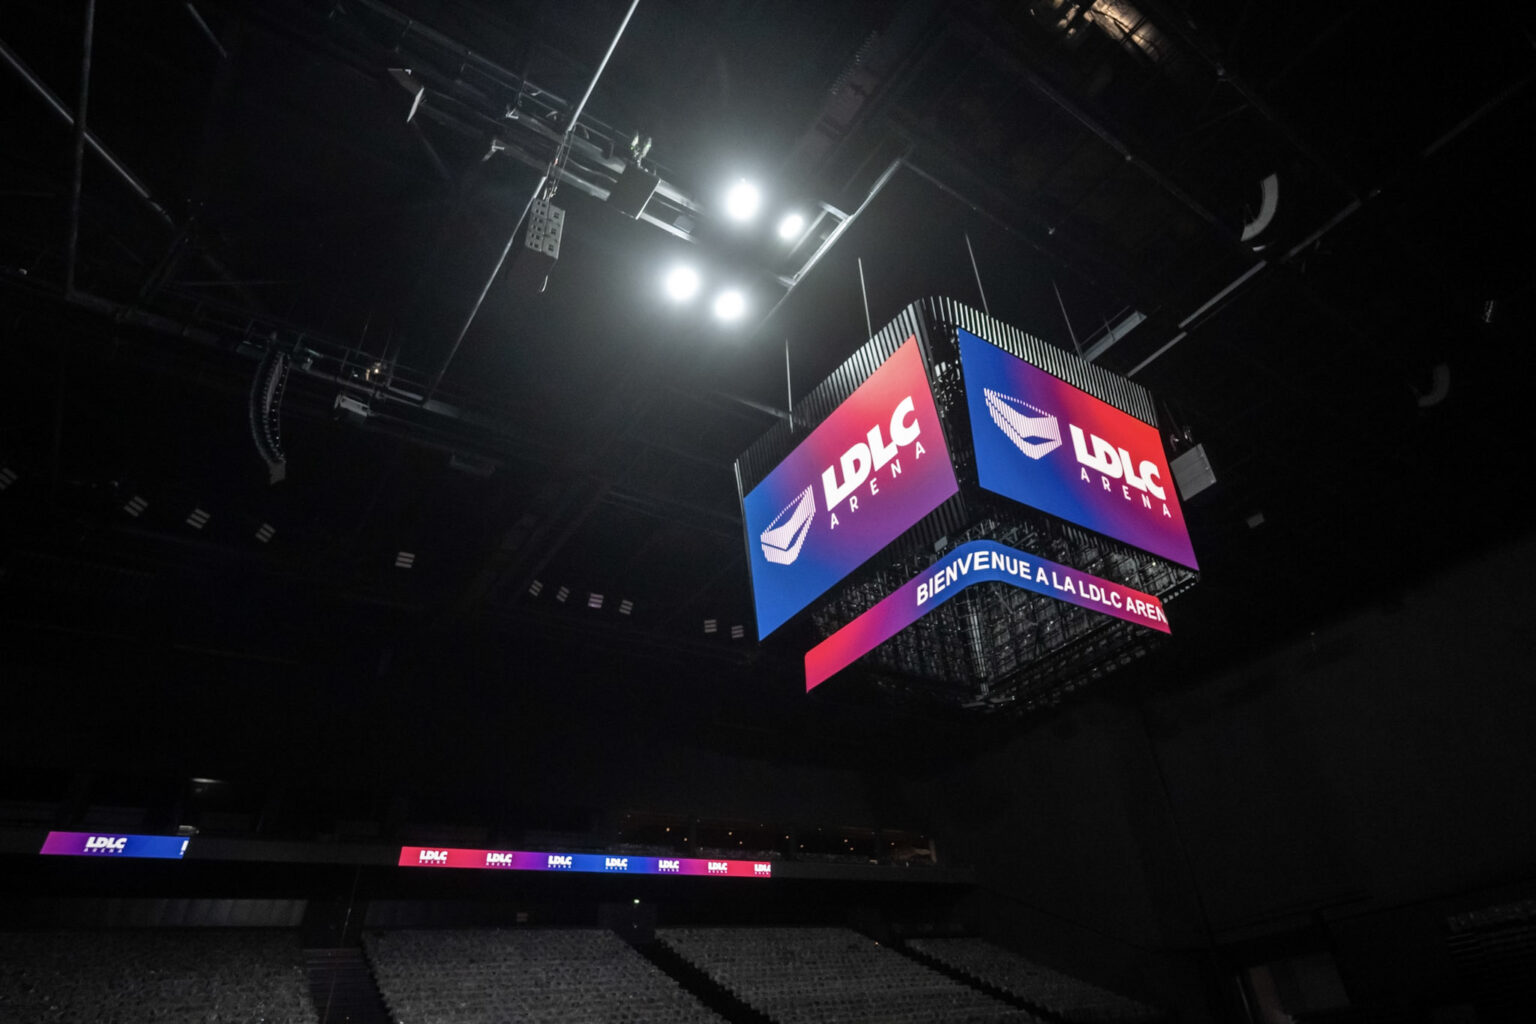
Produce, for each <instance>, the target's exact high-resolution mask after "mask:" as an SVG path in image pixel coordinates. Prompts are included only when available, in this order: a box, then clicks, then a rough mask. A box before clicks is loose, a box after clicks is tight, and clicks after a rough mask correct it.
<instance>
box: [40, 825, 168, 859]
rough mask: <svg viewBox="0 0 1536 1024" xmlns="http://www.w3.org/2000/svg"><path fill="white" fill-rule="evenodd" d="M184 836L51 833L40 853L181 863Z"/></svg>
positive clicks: (56, 855) (57, 855)
mask: <svg viewBox="0 0 1536 1024" xmlns="http://www.w3.org/2000/svg"><path fill="white" fill-rule="evenodd" d="M187 843H188V840H187V839H185V838H183V837H182V836H124V835H103V834H101V833H99V832H49V833H48V838H47V839H44V840H43V848H42V849H41V850H38V851H37V852H38V853H40V854H45V855H48V856H54V857H152V858H158V859H163V860H180V859H181V856H182V854H184V853H186V852H187Z"/></svg>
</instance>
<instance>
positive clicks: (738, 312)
mask: <svg viewBox="0 0 1536 1024" xmlns="http://www.w3.org/2000/svg"><path fill="white" fill-rule="evenodd" d="M714 309H715V316H716V318H718V319H720V320H723V321H725V322H726V323H730V322H731V321H733V320H740V319H741V318H742V316H743V315H745V314H746V312H747V298H746V296H745V295H743V294H742V293H741V292H739V291H737V290H736V289H735V288H730V289H727V290H726V291H723V292H721V293H720V294H719V295H716V296H715V306H714Z"/></svg>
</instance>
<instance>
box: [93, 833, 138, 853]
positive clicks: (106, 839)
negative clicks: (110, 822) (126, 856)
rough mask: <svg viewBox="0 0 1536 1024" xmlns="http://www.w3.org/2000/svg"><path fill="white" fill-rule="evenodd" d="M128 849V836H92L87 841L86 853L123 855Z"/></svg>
mask: <svg viewBox="0 0 1536 1024" xmlns="http://www.w3.org/2000/svg"><path fill="white" fill-rule="evenodd" d="M127 848H128V838H127V837H126V836H90V837H89V838H87V839H86V841H85V852H86V853H122V852H123V851H124V850H125V849H127Z"/></svg>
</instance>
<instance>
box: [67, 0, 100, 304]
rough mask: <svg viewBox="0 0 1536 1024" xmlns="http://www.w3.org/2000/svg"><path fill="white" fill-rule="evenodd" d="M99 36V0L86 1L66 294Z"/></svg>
mask: <svg viewBox="0 0 1536 1024" xmlns="http://www.w3.org/2000/svg"><path fill="white" fill-rule="evenodd" d="M95 35H96V0H85V30H84V33H83V35H82V42H81V44H80V99H79V101H78V103H77V104H76V107H75V125H74V127H75V144H74V171H73V177H72V178H71V179H70V186H69V236H68V241H67V242H66V243H65V246H64V294H65V295H73V294H74V293H75V252H76V249H77V248H78V246H79V244H80V187H81V180H82V179H83V178H84V177H85V112H86V108H87V107H88V106H89V101H90V96H91V44H92V42H93V40H94V38H95Z"/></svg>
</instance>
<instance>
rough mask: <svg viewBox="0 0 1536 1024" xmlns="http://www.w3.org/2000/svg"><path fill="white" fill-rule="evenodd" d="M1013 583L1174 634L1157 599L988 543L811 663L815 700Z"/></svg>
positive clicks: (962, 550)
mask: <svg viewBox="0 0 1536 1024" xmlns="http://www.w3.org/2000/svg"><path fill="white" fill-rule="evenodd" d="M978 583H1006V584H1008V585H1009V586H1014V587H1019V588H1021V589H1023V590H1031V591H1034V592H1035V593H1037V594H1044V595H1045V596H1047V597H1054V598H1056V599H1057V600H1061V601H1068V602H1070V603H1072V604H1075V605H1080V606H1082V607H1084V608H1091V609H1093V610H1094V611H1097V612H1103V613H1104V614H1105V615H1113V616H1114V617H1115V618H1117V619H1124V620H1126V621H1127V622H1135V623H1139V624H1141V625H1143V626H1148V627H1150V628H1152V629H1156V630H1160V631H1161V632H1164V633H1167V632H1168V631H1169V630H1168V619H1167V617H1166V616H1165V615H1164V614H1163V603H1162V602H1161V601H1159V600H1158V599H1157V598H1155V597H1153V596H1152V595H1151V594H1143V593H1142V592H1141V591H1139V590H1132V589H1131V588H1130V587H1125V586H1121V585H1120V584H1118V583H1113V582H1111V581H1109V580H1105V579H1100V578H1099V577H1097V576H1090V575H1088V574H1087V573H1085V572H1079V571H1078V570H1076V569H1071V568H1068V567H1067V566H1065V565H1058V564H1056V563H1055V562H1048V561H1046V560H1045V559H1043V558H1036V557H1035V556H1034V555H1030V554H1026V553H1025V552H1023V551H1019V550H1018V549H1016V548H1010V547H1008V546H1006V545H1003V544H998V543H995V542H993V541H989V540H976V541H970V542H968V543H965V544H961V545H959V546H957V547H956V548H955V549H954V550H953V551H951V552H950V553H949V554H947V555H945V556H944V557H943V558H941V559H939V560H938V561H937V562H935V563H934V564H933V565H932V566H930V567H929V568H927V569H924V570H923V571H922V572H920V573H918V574H917V575H916V576H914V577H913V578H912V579H910V580H908V581H907V582H906V583H903V584H902V585H901V586H900V587H899V588H898V589H896V590H895V591H894V592H892V593H891V594H890V595H888V596H887V597H885V598H884V599H883V600H882V601H881V602H880V603H879V604H877V605H875V606H874V607H873V608H871V609H870V610H869V611H867V612H865V613H864V614H862V615H860V616H859V617H858V618H856V619H854V620H853V621H852V622H850V623H848V625H846V626H844V627H843V628H842V629H840V630H838V631H837V632H836V633H833V634H832V635H831V636H829V637H827V638H826V639H825V640H823V641H822V642H821V643H819V644H817V645H816V646H815V647H813V648H811V649H810V650H809V651H807V652H806V655H805V689H806V692H807V693H809V692H810V691H811V690H813V689H815V688H816V687H817V686H819V685H821V684H822V683H824V682H826V681H827V680H828V679H830V678H831V677H832V676H834V675H836V674H837V673H838V672H841V671H842V670H843V669H845V668H847V667H848V666H849V665H851V664H853V663H854V662H855V661H857V660H858V659H859V658H861V657H863V656H864V655H865V654H868V653H869V652H870V651H872V650H874V649H875V648H876V647H878V646H879V645H880V644H882V643H884V642H885V641H887V640H889V639H890V638H891V637H893V636H895V635H896V634H897V633H900V632H901V631H902V630H903V629H906V628H907V627H908V626H910V625H911V624H912V623H914V622H916V621H917V620H918V619H920V618H922V617H923V616H924V615H927V614H928V613H929V612H931V611H933V610H934V609H935V608H937V607H938V606H939V605H941V604H943V603H944V602H945V601H948V600H949V599H950V598H952V597H954V596H955V595H956V594H958V593H960V591H962V590H964V589H966V588H967V587H974V586H975V585H976V584H978Z"/></svg>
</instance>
